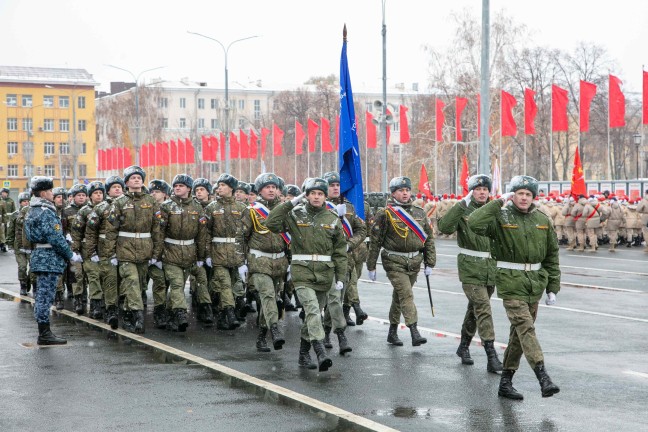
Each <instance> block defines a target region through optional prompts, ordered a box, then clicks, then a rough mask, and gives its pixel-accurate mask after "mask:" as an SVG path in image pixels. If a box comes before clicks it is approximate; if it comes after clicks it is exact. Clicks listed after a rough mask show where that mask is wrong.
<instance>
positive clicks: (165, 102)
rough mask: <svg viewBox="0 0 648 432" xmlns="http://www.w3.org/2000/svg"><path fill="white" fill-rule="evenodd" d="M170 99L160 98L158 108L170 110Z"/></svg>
mask: <svg viewBox="0 0 648 432" xmlns="http://www.w3.org/2000/svg"><path fill="white" fill-rule="evenodd" d="M168 107H169V99H168V98H165V97H161V98H158V108H168Z"/></svg>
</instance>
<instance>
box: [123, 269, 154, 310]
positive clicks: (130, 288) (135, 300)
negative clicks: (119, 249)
mask: <svg viewBox="0 0 648 432" xmlns="http://www.w3.org/2000/svg"><path fill="white" fill-rule="evenodd" d="M148 266H149V264H148V262H143V263H132V262H126V261H122V262H120V263H119V277H120V287H119V294H120V295H123V296H125V297H126V299H125V301H124V309H125V310H131V311H136V310H143V309H144V303H143V302H142V291H143V290H144V289H145V288H146V275H147V273H148Z"/></svg>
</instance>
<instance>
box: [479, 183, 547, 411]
mask: <svg viewBox="0 0 648 432" xmlns="http://www.w3.org/2000/svg"><path fill="white" fill-rule="evenodd" d="M510 186H511V192H509V193H506V194H504V195H502V197H501V199H496V200H493V201H491V202H490V203H488V204H486V205H485V206H483V207H480V208H479V209H477V210H475V211H473V212H472V213H471V215H470V217H469V218H468V227H469V228H470V229H472V230H473V231H474V232H475V233H477V234H478V235H483V236H486V237H488V238H489V239H490V245H491V251H490V252H491V256H492V257H493V258H494V259H495V260H497V276H496V286H497V295H498V296H499V297H500V298H501V299H502V300H503V303H504V309H505V310H506V315H507V316H508V319H509V321H510V322H511V333H510V336H509V343H508V346H507V348H506V351H505V352H504V370H503V371H502V378H501V380H500V385H499V390H498V395H499V396H501V397H505V398H509V399H523V396H522V394H520V393H518V391H517V390H515V388H514V387H513V374H514V373H515V371H516V370H517V369H518V367H519V366H520V358H521V357H522V354H524V356H525V357H526V359H527V361H528V362H529V365H530V366H531V368H532V369H533V370H534V372H535V374H536V377H537V378H538V381H539V383H540V387H541V390H542V397H549V396H553V395H554V394H555V393H558V392H559V391H560V389H559V388H558V386H556V385H555V384H553V383H552V382H551V379H550V378H549V375H548V374H547V371H546V370H545V366H544V357H543V355H542V348H540V343H539V342H538V339H537V337H536V334H535V327H534V322H535V319H536V316H537V313H538V301H539V300H540V298H541V297H542V294H543V293H544V292H545V291H546V292H547V301H546V303H547V304H548V305H551V304H555V302H556V293H558V291H559V290H560V267H559V257H558V252H559V251H558V241H557V240H556V234H555V233H554V230H553V228H552V227H551V222H550V221H549V219H548V218H547V216H545V215H544V214H543V213H541V212H539V211H538V210H537V208H536V207H535V206H534V205H533V204H532V199H533V198H534V197H535V196H536V195H537V194H538V181H537V180H536V179H534V178H533V177H528V176H517V177H513V179H511V183H510ZM509 199H510V200H511V202H512V204H511V205H505V204H506V202H507V201H508V200H509Z"/></svg>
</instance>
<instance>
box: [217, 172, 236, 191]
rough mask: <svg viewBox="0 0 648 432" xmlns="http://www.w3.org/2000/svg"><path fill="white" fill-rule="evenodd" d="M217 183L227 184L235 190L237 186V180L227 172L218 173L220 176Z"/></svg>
mask: <svg viewBox="0 0 648 432" xmlns="http://www.w3.org/2000/svg"><path fill="white" fill-rule="evenodd" d="M218 183H224V184H226V185H227V186H229V187H231V188H232V190H236V187H237V186H238V180H237V179H236V177H234V176H233V175H231V174H227V173H223V174H221V175H220V177H218V180H216V184H218Z"/></svg>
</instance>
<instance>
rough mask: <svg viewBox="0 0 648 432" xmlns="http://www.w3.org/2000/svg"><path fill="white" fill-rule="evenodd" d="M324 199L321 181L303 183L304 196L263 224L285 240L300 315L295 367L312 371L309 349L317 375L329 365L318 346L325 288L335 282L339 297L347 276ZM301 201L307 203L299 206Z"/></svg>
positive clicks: (341, 241) (337, 229)
mask: <svg viewBox="0 0 648 432" xmlns="http://www.w3.org/2000/svg"><path fill="white" fill-rule="evenodd" d="M327 193H328V182H327V181H326V180H324V179H322V178H313V179H308V180H306V182H305V184H304V193H302V194H301V195H299V196H298V197H295V198H293V199H292V200H290V201H286V202H284V203H282V204H280V205H278V206H277V207H275V208H274V210H272V211H271V212H270V216H268V219H267V220H266V227H267V228H268V229H269V230H270V231H272V232H275V233H281V232H288V233H289V234H290V235H291V238H292V239H291V243H290V248H291V250H292V263H291V275H292V279H293V281H294V283H295V290H296V291H297V295H298V296H299V300H300V301H301V303H302V305H303V308H304V313H305V319H304V323H303V324H302V328H301V344H300V347H299V365H300V366H303V367H306V368H309V369H311V368H315V367H316V366H315V365H313V363H312V361H311V357H310V354H309V351H310V348H311V346H312V347H313V349H314V350H315V353H316V355H317V362H318V366H319V371H320V372H324V371H326V370H328V368H329V367H331V366H332V365H333V362H332V361H331V359H330V358H328V356H327V355H326V350H325V348H324V344H323V339H324V329H323V328H322V319H321V312H322V309H323V308H324V306H325V305H326V297H327V294H328V292H329V290H330V289H331V284H333V282H334V281H335V288H336V289H337V290H338V291H342V289H344V283H345V279H346V276H347V251H346V249H347V243H346V239H345V237H344V231H343V229H342V224H341V223H340V221H339V219H338V218H337V216H336V215H334V214H333V213H332V212H330V211H328V210H327V209H326V194H327ZM304 196H305V197H306V200H307V202H306V203H304V204H302V203H301V201H302V198H304Z"/></svg>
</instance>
